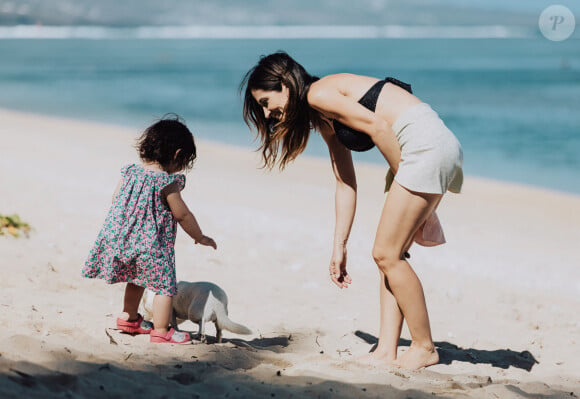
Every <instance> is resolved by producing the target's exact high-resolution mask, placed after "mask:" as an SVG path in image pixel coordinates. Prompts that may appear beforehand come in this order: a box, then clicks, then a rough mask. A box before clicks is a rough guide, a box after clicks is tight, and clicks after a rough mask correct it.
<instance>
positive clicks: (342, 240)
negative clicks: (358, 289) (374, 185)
mask: <svg viewBox="0 0 580 399" xmlns="http://www.w3.org/2000/svg"><path fill="white" fill-rule="evenodd" d="M321 134H322V137H323V138H324V141H325V142H326V144H327V145H328V150H329V153H330V161H331V163H332V170H333V172H334V176H335V177H336V193H335V198H334V201H335V212H336V214H335V218H336V222H335V227H334V240H333V250H332V258H331V261H330V273H331V275H330V277H331V279H332V281H333V282H334V283H335V284H336V285H337V286H339V287H340V288H346V287H348V284H350V282H351V279H350V276H349V275H348V273H347V272H346V243H347V241H348V237H349V235H350V230H351V228H352V223H353V220H354V214H355V210H356V175H355V171H354V165H353V162H352V156H351V153H350V151H349V150H348V149H347V148H346V147H344V146H343V145H342V144H341V143H340V142H339V141H338V139H337V138H336V135H335V134H334V131H333V130H332V127H331V126H330V125H325V127H324V128H322V129H321Z"/></svg>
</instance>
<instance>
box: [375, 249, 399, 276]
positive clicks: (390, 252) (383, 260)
mask: <svg viewBox="0 0 580 399" xmlns="http://www.w3.org/2000/svg"><path fill="white" fill-rule="evenodd" d="M402 252H403V251H402V250H401V249H397V248H393V247H388V246H378V245H375V246H374V247H373V259H374V260H375V263H376V264H377V267H378V268H379V269H380V270H381V271H382V272H383V273H384V274H387V273H388V272H389V271H390V270H392V268H393V267H395V266H396V265H397V264H398V263H399V262H400V261H401V259H402V256H403V255H402Z"/></svg>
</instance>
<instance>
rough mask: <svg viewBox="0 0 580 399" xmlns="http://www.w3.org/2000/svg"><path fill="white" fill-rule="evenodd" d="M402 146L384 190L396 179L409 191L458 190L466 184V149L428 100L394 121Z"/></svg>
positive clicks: (440, 191)
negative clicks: (427, 102) (464, 150)
mask: <svg viewBox="0 0 580 399" xmlns="http://www.w3.org/2000/svg"><path fill="white" fill-rule="evenodd" d="M392 128H393V131H394V132H395V135H396V137H397V140H398V141H399V145H400V146H401V162H400V163H399V170H398V172H397V175H396V176H394V175H393V173H392V171H391V170H390V169H389V171H388V173H387V181H386V186H385V191H389V188H390V187H391V184H392V183H393V179H394V180H396V181H397V183H399V184H400V185H401V186H403V187H405V188H407V189H408V190H411V191H415V192H421V193H433V194H444V193H445V192H446V191H447V190H449V191H451V192H454V193H459V192H460V191H461V186H462V184H463V170H462V168H461V166H462V164H463V151H462V150H461V145H460V144H459V141H458V140H457V138H456V137H455V135H454V134H453V133H452V132H451V130H449V129H448V128H447V126H445V124H444V123H443V121H442V120H441V118H439V115H438V114H437V113H436V112H435V111H434V110H433V109H432V108H431V107H430V106H429V105H428V104H425V103H421V104H417V105H415V106H413V107H411V108H409V109H408V110H407V111H405V112H404V113H403V114H402V115H401V116H400V117H399V118H398V119H397V120H396V121H395V123H394V124H393V127H392Z"/></svg>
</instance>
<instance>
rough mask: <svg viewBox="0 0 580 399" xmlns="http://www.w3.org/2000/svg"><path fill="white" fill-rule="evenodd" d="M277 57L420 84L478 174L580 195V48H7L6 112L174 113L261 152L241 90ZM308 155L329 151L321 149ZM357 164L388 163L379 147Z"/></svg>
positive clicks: (248, 42) (310, 42)
mask: <svg viewBox="0 0 580 399" xmlns="http://www.w3.org/2000/svg"><path fill="white" fill-rule="evenodd" d="M279 49H283V50H285V51H287V52H289V53H290V54H291V55H292V56H294V57H295V58H296V59H297V60H298V61H299V62H301V63H302V64H303V65H304V66H305V67H306V69H307V70H309V72H311V73H313V74H316V75H319V76H322V75H326V74H331V73H337V72H351V73H360V74H368V75H371V76H376V77H384V76H394V77H397V78H398V79H400V80H403V81H406V82H409V83H411V84H412V85H413V89H414V92H415V94H416V95H418V96H419V97H420V98H421V99H423V100H424V101H425V102H428V103H430V104H431V105H432V107H433V108H434V109H435V110H437V111H438V112H439V113H440V114H441V116H442V118H443V119H444V120H445V121H446V123H447V125H448V126H449V127H450V128H451V129H452V130H453V131H454V132H455V134H456V135H457V137H458V138H459V140H460V141H461V143H462V145H463V148H464V157H465V164H464V167H465V171H466V173H467V174H468V175H474V176H482V177H487V178H492V179H499V180H504V181H512V182H518V183H524V184H530V185H536V186H540V187H545V188H550V189H556V190H560V191H565V192H570V193H575V194H580V40H578V39H569V40H566V41H563V42H551V41H549V40H546V39H544V38H543V37H540V36H538V37H527V38H507V39H444V38H440V39H412V38H406V39H385V38H377V39H372V38H371V39H369V38H364V39H215V38H214V39H203V38H202V39H174V38H173V39H171V38H169V39H159V38H155V39H153V38H152V39H143V38H116V39H108V38H105V39H78V38H68V39H9V38H8V39H2V40H0V107H3V108H9V109H17V110H25V111H32V112H37V113H45V114H52V115H60V116H67V117H74V118H80V119H86V120H95V121H104V122H109V123H115V124H122V125H127V126H130V127H134V128H135V129H139V130H141V129H142V128H143V127H145V126H146V125H148V124H149V123H150V122H151V121H153V120H154V119H155V118H158V117H160V116H162V115H163V114H165V113H167V112H176V113H178V114H180V115H181V116H183V117H184V118H185V120H186V121H187V122H188V124H189V125H190V126H191V127H192V130H193V131H194V134H195V135H196V136H197V137H199V138H202V139H206V140H213V141H217V142H224V143H228V144H234V145H239V146H243V147H248V148H253V147H254V144H253V141H252V140H253V135H252V134H251V133H250V132H249V130H248V128H247V127H246V126H245V125H244V124H243V122H242V118H241V100H240V96H239V94H238V85H239V83H240V81H241V79H242V76H243V75H244V73H245V72H246V71H247V70H248V68H250V67H251V66H252V65H253V64H254V63H255V62H256V61H257V60H258V57H259V56H260V55H262V54H267V53H269V52H272V51H275V50H279ZM13 134H18V132H17V131H16V132H13ZM78 134H83V132H78ZM2 139H3V140H5V139H7V138H2ZM0 145H1V141H0ZM308 153H309V154H311V155H314V156H326V149H325V148H324V144H322V141H321V140H312V143H311V146H309V149H308ZM357 158H359V159H362V160H364V161H368V162H377V163H379V162H381V163H384V160H383V159H382V158H381V155H380V153H379V152H378V151H377V150H376V149H375V150H372V151H370V152H369V153H365V154H362V155H358V156H357Z"/></svg>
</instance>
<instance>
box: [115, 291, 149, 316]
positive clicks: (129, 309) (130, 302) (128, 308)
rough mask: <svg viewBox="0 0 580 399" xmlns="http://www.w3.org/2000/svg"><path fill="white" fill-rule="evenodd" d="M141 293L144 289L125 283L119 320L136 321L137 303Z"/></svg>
mask: <svg viewBox="0 0 580 399" xmlns="http://www.w3.org/2000/svg"><path fill="white" fill-rule="evenodd" d="M143 291H145V288H143V287H139V286H138V285H135V284H132V283H127V285H126V286H125V297H124V298H123V313H122V314H121V315H120V316H119V318H120V319H123V320H128V321H135V320H137V317H138V313H137V312H138V310H139V302H140V301H141V297H142V296H143Z"/></svg>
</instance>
